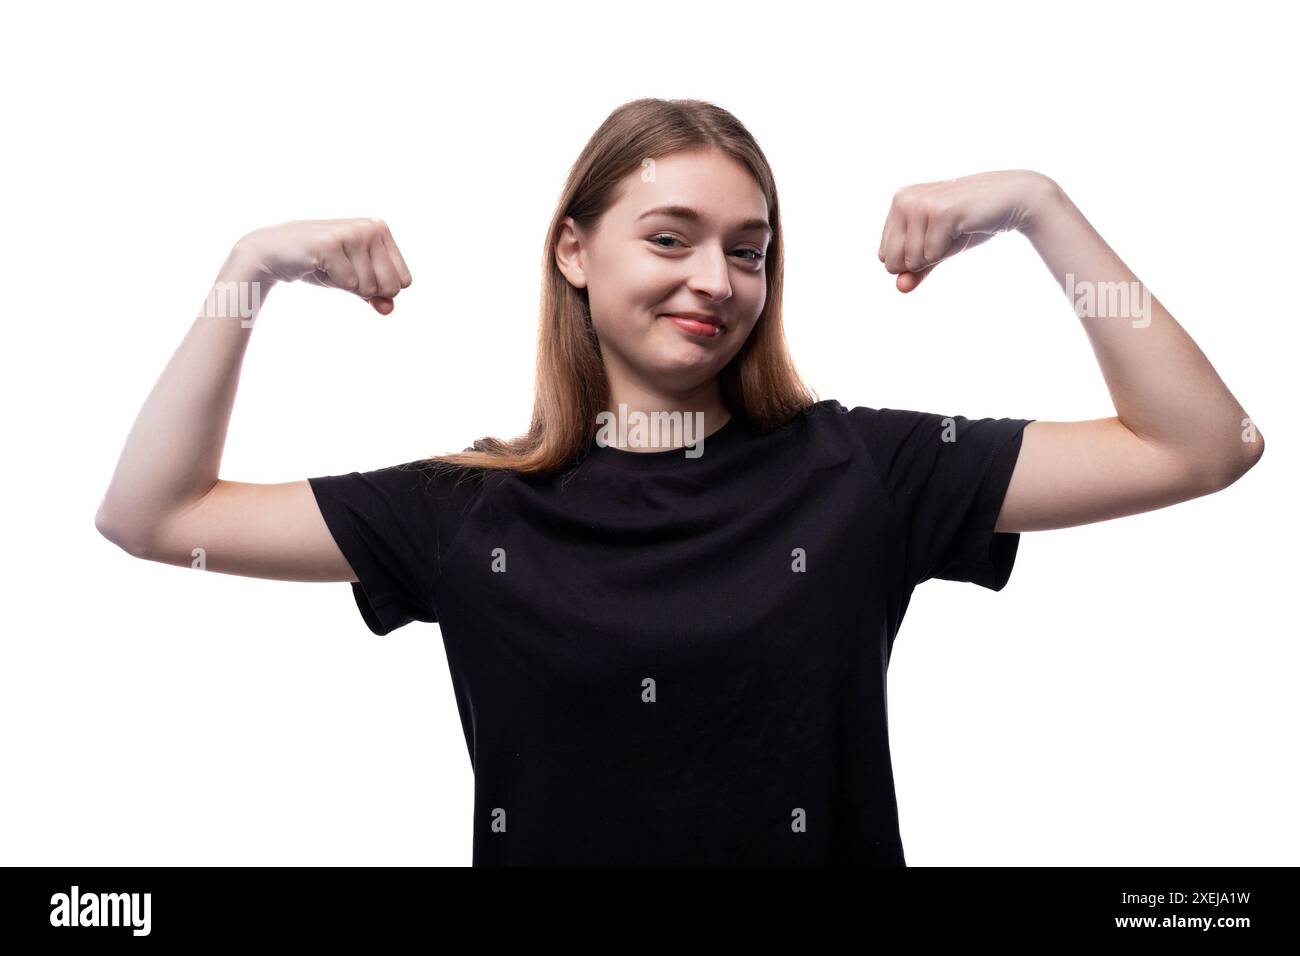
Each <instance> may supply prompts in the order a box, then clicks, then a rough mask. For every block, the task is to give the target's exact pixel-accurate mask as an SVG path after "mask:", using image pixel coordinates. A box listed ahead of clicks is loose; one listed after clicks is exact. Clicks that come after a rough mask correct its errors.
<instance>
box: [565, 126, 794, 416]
mask: <svg viewBox="0 0 1300 956" xmlns="http://www.w3.org/2000/svg"><path fill="white" fill-rule="evenodd" d="M644 167H645V168H643V169H641V170H638V171H636V172H634V173H631V174H629V175H628V176H627V177H626V179H624V181H623V183H622V184H621V188H620V193H619V198H618V200H617V201H616V202H615V203H614V205H612V206H611V207H610V208H609V209H608V210H606V212H605V214H604V216H602V217H601V219H600V221H599V223H598V224H597V226H596V229H595V231H594V232H593V233H588V232H586V231H585V230H581V229H579V228H578V227H577V224H576V223H574V221H573V219H572V218H566V219H565V220H564V222H565V223H566V224H567V226H568V228H566V229H565V230H564V231H563V232H562V233H561V236H560V240H559V242H558V243H557V245H556V254H557V257H558V261H559V266H560V269H561V270H562V271H563V272H564V274H565V276H566V277H567V278H568V279H569V281H570V282H572V283H573V284H574V285H575V286H578V287H579V288H586V289H587V294H588V297H589V302H590V304H591V317H592V323H593V325H594V326H595V329H596V337H597V338H598V339H599V340H600V345H601V352H602V354H603V356H604V359H605V366H606V369H607V370H608V372H609V374H610V376H611V380H614V379H623V380H627V379H631V381H632V382H634V383H636V384H638V385H640V386H641V387H643V388H648V389H650V390H651V391H670V392H686V391H689V390H690V389H692V388H695V387H698V386H699V385H700V384H701V383H702V382H705V381H707V380H708V379H709V377H711V376H715V375H717V374H718V372H720V371H721V370H722V368H723V367H724V366H725V365H726V364H727V362H729V361H730V360H731V358H732V357H733V356H734V355H735V354H736V352H738V351H739V350H740V347H741V345H743V344H744V342H745V339H746V337H747V336H748V335H749V333H750V330H751V329H753V327H754V323H755V322H756V321H757V320H758V316H759V314H760V313H761V312H762V311H763V306H764V304H765V302H766V300H767V270H766V262H765V260H764V258H763V257H764V255H765V253H766V251H767V246H768V243H769V241H770V240H771V235H772V233H771V230H770V228H769V227H768V225H767V215H768V210H767V201H766V199H764V197H763V193H762V190H760V189H759V187H758V184H757V183H756V182H755V181H754V179H753V177H752V176H750V174H749V171H748V170H747V169H746V168H745V167H744V166H742V165H741V164H740V163H738V162H737V161H735V160H734V159H732V158H731V157H729V156H727V155H726V154H725V153H722V152H720V151H718V150H714V149H704V150H691V151H687V152H678V153H673V154H670V155H668V156H663V157H658V158H655V159H654V161H653V163H650V162H647V163H646V164H644ZM681 313H697V314H702V315H703V316H708V317H711V318H712V319H713V320H714V321H716V322H717V323H718V327H720V328H721V332H717V331H715V330H714V329H715V327H714V326H711V325H707V324H706V325H703V326H699V325H694V324H692V323H690V322H677V321H674V320H673V319H672V318H669V317H668V316H670V315H674V314H681Z"/></svg>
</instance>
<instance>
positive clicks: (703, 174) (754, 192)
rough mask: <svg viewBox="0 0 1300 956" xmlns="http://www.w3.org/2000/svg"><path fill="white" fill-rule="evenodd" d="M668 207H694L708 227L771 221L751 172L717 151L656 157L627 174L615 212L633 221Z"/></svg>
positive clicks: (612, 208)
mask: <svg viewBox="0 0 1300 956" xmlns="http://www.w3.org/2000/svg"><path fill="white" fill-rule="evenodd" d="M663 206H686V207H689V208H691V209H694V210H696V211H697V212H699V214H700V216H701V220H702V222H703V223H704V224H705V225H706V226H710V227H714V228H719V229H730V228H734V227H738V226H739V225H740V224H741V223H743V222H744V221H745V220H751V219H760V220H763V221H764V222H766V221H767V200H766V198H764V196H763V190H762V189H760V188H759V186H758V183H757V182H756V181H755V180H754V177H753V176H751V175H750V173H749V170H748V169H746V168H745V167H744V166H743V165H742V164H741V163H739V162H738V161H736V160H734V159H732V158H731V157H730V156H728V155H726V154H725V153H722V152H719V151H718V150H714V149H708V150H692V151H689V152H678V153H671V154H669V155H667V156H661V157H651V158H650V159H649V160H647V161H645V162H643V163H642V168H641V169H638V170H635V171H633V172H632V173H629V174H628V175H627V176H626V177H624V179H623V182H622V183H621V188H620V195H619V198H618V200H617V201H616V202H615V203H614V205H613V206H611V207H610V209H609V213H610V214H611V215H612V217H613V218H617V219H619V220H620V221H623V222H628V223H631V222H635V221H637V219H638V218H639V217H640V216H641V215H642V214H643V213H645V212H647V211H649V210H651V209H657V208H659V207H663Z"/></svg>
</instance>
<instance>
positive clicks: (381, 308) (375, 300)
mask: <svg viewBox="0 0 1300 956" xmlns="http://www.w3.org/2000/svg"><path fill="white" fill-rule="evenodd" d="M366 301H367V302H369V303H370V305H371V306H372V307H373V308H374V310H375V311H376V312H378V313H379V314H380V315H388V314H389V313H391V312H392V311H393V309H394V308H396V305H397V304H396V303H395V302H394V301H393V300H392V299H390V298H388V296H386V295H372V296H371V297H370V298H369V299H367V300H366Z"/></svg>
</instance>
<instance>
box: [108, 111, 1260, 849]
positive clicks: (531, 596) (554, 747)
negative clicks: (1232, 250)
mask: <svg viewBox="0 0 1300 956" xmlns="http://www.w3.org/2000/svg"><path fill="white" fill-rule="evenodd" d="M1013 229H1014V230H1019V231H1021V232H1023V233H1025V234H1026V235H1027V236H1028V238H1029V239H1030V240H1031V242H1032V244H1033V245H1034V247H1035V249H1036V250H1037V251H1038V253H1039V254H1040V255H1041V257H1042V258H1043V260H1044V262H1045V263H1046V265H1047V267H1048V268H1049V269H1050V270H1051V272H1052V274H1053V275H1054V276H1056V277H1057V279H1058V281H1060V282H1062V284H1063V287H1064V288H1066V290H1067V291H1068V292H1071V298H1072V301H1073V304H1074V305H1075V307H1076V312H1077V314H1078V315H1079V316H1080V318H1081V320H1082V321H1083V322H1084V325H1085V329H1086V331H1087V334H1088V336H1089V338H1090V340H1091V343H1092V346H1093V350H1094V352H1095V354H1096V356H1097V359H1098V362H1099V363H1100V365H1101V371H1102V373H1103V374H1104V376H1105V378H1106V382H1107V384H1108V386H1109V388H1110V393H1111V397H1112V398H1113V400H1114V404H1115V410H1116V412H1117V414H1116V415H1115V416H1114V417H1110V418H1103V419H1097V420H1093V421H1080V422H1043V421H1037V420H1034V419H1015V418H980V419H974V420H972V419H967V418H964V417H962V416H950V417H948V416H943V415H939V414H933V413H924V412H918V411H908V410H898V409H890V408H875V407H868V406H853V407H848V408H846V407H845V406H844V405H841V404H840V403H839V402H837V401H835V400H825V401H819V400H817V399H816V398H815V396H814V395H813V394H811V393H810V392H809V390H808V389H807V388H806V387H805V386H804V385H803V384H802V383H801V382H800V380H799V378H798V376H797V374H796V372H795V370H794V366H793V364H792V362H791V360H790V357H789V355H788V354H787V352H786V347H785V343H784V336H783V331H782V312H781V289H782V253H783V246H782V236H781V221H780V215H779V212H778V205H777V191H776V186H775V184H774V181H773V176H772V171H771V169H770V168H769V167H768V164H767V161H766V159H765V158H764V156H763V153H762V152H761V151H760V149H759V147H758V145H757V144H756V143H755V142H754V140H753V138H752V137H751V136H750V135H749V133H748V132H747V131H746V129H745V128H744V127H743V126H742V125H741V124H740V122H739V121H738V120H737V119H736V118H735V117H734V116H732V115H731V114H730V113H728V112H726V111H725V110H722V109H719V108H718V107H716V106H713V105H710V104H708V103H703V102H699V101H694V100H686V101H681V100H677V101H664V100H658V99H645V100H638V101H635V102H631V103H628V104H625V105H624V106H622V107H620V108H619V109H617V110H615V111H614V113H612V114H611V115H610V116H609V118H608V119H607V120H606V121H605V123H604V124H603V125H602V126H601V127H600V129H599V130H598V131H597V132H596V134H595V135H594V136H593V137H592V139H591V140H590V142H588V144H587V146H586V148H585V149H584V150H583V152H582V155H581V156H580V157H579V158H578V161H577V162H576V163H575V165H574V167H573V169H572V171H571V173H570V176H569V180H568V184H567V186H566V188H565V190H564V194H563V197H562V198H561V200H560V203H559V206H558V208H557V210H556V213H555V217H554V219H553V221H552V223H551V226H550V230H549V231H548V233H547V237H546V270H545V287H544V295H543V302H542V314H541V328H540V336H539V340H538V363H537V382H536V399H535V404H534V408H533V415H532V424H531V427H530V428H529V430H528V432H527V433H526V434H525V435H523V436H521V437H519V438H518V439H516V440H514V441H500V440H496V439H483V440H480V441H479V442H477V443H475V445H474V446H473V448H472V449H466V451H464V452H461V453H458V454H453V455H447V456H443V457H440V458H437V459H430V460H427V461H414V462H405V463H403V464H401V465H395V466H392V467H390V468H383V469H379V470H376V471H369V472H365V473H356V472H353V473H351V474H346V475H330V476H321V477H317V478H312V479H310V480H306V481H295V482H287V483H284V484H267V485H258V484H249V483H244V482H237V481H228V480H225V479H222V478H220V477H218V466H219V463H220V460H221V453H222V445H223V443H224V440H225V434H226V425H227V421H228V418H229V414H230V409H231V405H232V403H233V401H234V397H235V390H236V386H237V382H238V376H239V367H240V361H241V358H242V356H243V352H244V349H245V348H246V347H247V344H248V339H249V336H250V334H251V327H252V324H253V323H252V322H250V321H248V320H249V319H250V318H252V317H254V313H256V312H257V310H258V309H259V308H260V304H261V299H262V298H264V297H265V294H266V292H267V290H269V289H270V288H271V287H273V286H274V285H275V284H276V283H279V282H292V281H295V280H299V279H302V280H305V281H308V282H314V283H316V284H319V285H324V286H329V287H333V288H339V289H344V290H347V291H350V292H352V293H354V294H356V295H359V296H361V297H363V298H365V299H366V300H367V301H369V302H370V304H371V305H372V306H373V307H374V308H375V309H376V310H377V311H379V312H380V313H381V314H385V315H386V314H388V313H390V312H391V311H392V310H393V308H394V300H395V297H396V296H397V295H398V293H399V291H400V290H401V289H404V288H407V287H408V286H409V285H410V284H411V273H410V271H409V269H408V268H407V265H406V263H405V261H404V260H403V258H402V255H401V253H400V251H399V250H398V248H397V245H396V243H395V242H394V240H393V237H392V235H391V234H390V233H389V230H388V228H387V227H386V226H385V225H384V223H383V222H382V221H380V220H378V219H360V220H327V221H319V222H315V221H313V222H292V223H286V224H282V225H278V226H272V227H269V228H266V229H260V230H258V231H255V232H252V233H250V234H249V235H247V236H245V237H243V238H242V239H241V240H239V242H237V243H236V244H235V246H234V248H233V250H232V252H231V253H230V255H229V257H228V259H227V260H226V262H225V264H224V266H223V267H222V269H221V271H220V274H219V276H218V280H217V281H218V285H215V286H214V291H215V290H218V289H220V290H221V291H222V292H223V293H224V292H229V291H231V290H236V291H237V292H239V293H240V294H241V295H242V297H240V296H234V297H232V296H224V295H223V296H210V297H209V305H211V304H212V303H213V302H218V301H220V302H223V303H224V304H219V305H218V306H217V307H216V308H206V309H205V312H204V314H202V315H200V316H199V317H198V318H197V319H196V320H195V322H194V324H193V326H192V327H191V329H190V331H189V334H188V335H187V336H186V338H185V340H184V341H183V342H182V343H181V346H180V348H179V349H178V351H177V352H176V354H175V356H174V357H173V359H172V360H171V363H170V364H169V365H168V366H167V368H166V369H165V370H164V372H163V374H162V377H161V378H160V380H159V382H158V384H157V385H156V387H155V388H154V390H153V392H152V393H151V395H150V396H149V398H148V400H147V402H146V403H145V405H144V408H143V409H142V411H141V412H140V416H139V419H138V420H137V422H136V424H135V427H134V429H133V430H132V432H131V434H130V436H129V438H128V440H127V443H126V447H125V450H124V451H123V453H122V457H121V461H120V462H119V464H118V467H117V471H116V473H115V474H114V476H113V480H112V483H111V485H110V487H109V489H108V492H107V494H106V496H105V498H104V501H103V504H102V506H101V508H100V510H99V513H98V515H97V518H96V526H97V527H98V528H99V530H100V531H101V532H102V533H103V534H104V535H106V536H107V537H108V538H109V539H110V540H112V541H114V542H116V543H117V544H118V545H120V546H121V547H122V548H124V549H125V550H127V551H128V552H129V553H131V554H133V555H135V556H138V557H141V558H146V559H149V560H153V561H163V562H167V563H171V564H177V565H191V564H192V563H193V562H194V560H195V555H196V554H201V555H202V560H203V561H204V562H205V566H206V567H207V569H209V570H214V571H221V572H226V573H230V574H243V575H252V576H257V577H265V578H280V579H286V580H294V581H350V582H352V589H353V593H354V595H355V598H356V602H357V606H358V608H359V609H360V613H361V615H362V617H363V619H364V621H365V623H366V624H367V625H368V626H369V628H370V630H371V631H373V632H374V633H375V634H387V633H389V632H391V631H392V630H393V629H395V628H398V627H402V626H403V625H405V624H407V623H409V622H411V621H424V622H434V621H437V622H438V623H439V624H440V626H441V630H442V637H443V640H444V642H445V646H446V650H447V657H448V661H449V664H450V667H451V675H452V679H453V684H454V687H455V692H456V697H457V703H458V706H459V709H460V716H461V719H462V722H463V725H464V732H465V738H466V742H467V744H468V746H469V754H470V760H471V762H472V764H473V767H474V772H475V809H474V824H473V825H474V863H475V864H527V863H534V864H558V863H581V864H599V863H627V864H638V863H639V864H673V863H676V864H728V863H734V864H741V863H763V864H831V863H855V864H894V865H903V864H904V856H903V847H902V843H901V840H900V836H899V830H898V816H897V808H896V804H895V796H894V784H893V777H892V772H891V767H890V757H889V746H888V738H887V729H886V728H887V722H886V670H887V667H888V663H889V657H890V651H891V649H892V646H893V641H894V637H895V635H896V634H897V633H898V629H899V625H900V624H901V622H902V619H903V615H904V613H905V612H906V610H907V607H908V602H909V600H910V598H911V595H912V591H913V589H914V588H915V587H916V585H917V584H919V583H921V582H923V581H925V580H928V579H930V578H945V579H948V580H953V581H969V582H973V583H975V584H978V585H981V586H983V587H986V588H991V589H993V590H1000V589H1001V588H1002V587H1003V586H1004V585H1005V584H1006V583H1007V580H1008V577H1009V576H1010V574H1011V569H1012V565H1013V563H1014V561H1015V556H1016V548H1017V545H1018V542H1019V534H1018V532H1021V531H1028V530H1037V529H1045V528H1061V527H1066V526H1071V525H1078V524H1083V523H1086V522H1093V521H1103V520H1106V519H1109V518H1115V517H1118V516H1121V515H1129V514H1134V513H1137V512H1142V511H1149V510H1151V509H1155V508H1160V507H1164V506H1167V505H1170V504H1173V503H1175V502H1179V501H1184V500H1186V499H1189V498H1193V497H1196V496H1198V495H1204V494H1208V493H1210V492H1213V491H1215V490H1217V489H1221V488H1224V487H1226V486H1227V485H1229V484H1231V483H1232V482H1233V481H1234V480H1236V478H1237V477H1238V476H1240V475H1241V474H1242V473H1243V472H1245V471H1246V470H1247V469H1248V468H1250V467H1251V465H1252V464H1253V463H1254V462H1255V461H1256V460H1257V459H1258V458H1259V456H1260V454H1261V452H1262V450H1263V439H1262V437H1261V436H1260V434H1259V433H1258V431H1257V430H1255V429H1254V428H1253V425H1252V424H1251V423H1250V421H1249V419H1247V418H1246V416H1245V412H1244V411H1243V410H1242V408H1241V406H1240V405H1239V404H1238V403H1237V401H1236V400H1235V399H1234V398H1233V396H1232V394H1231V393H1230V392H1229V391H1228V389H1227V388H1226V387H1225V386H1224V384H1223V382H1222V381H1221V380H1220V379H1219V377H1218V376H1217V375H1216V374H1215V371H1214V369H1213V368H1212V367H1211V365H1210V363H1209V362H1208V361H1207V360H1206V358H1205V356H1204V355H1203V354H1202V353H1201V352H1200V350H1199V349H1198V348H1197V347H1196V345H1195V343H1194V342H1193V341H1192V340H1191V339H1190V338H1189V337H1188V335H1187V334H1186V332H1184V331H1183V329H1182V328H1181V327H1180V326H1179V325H1178V323H1177V322H1175V321H1174V319H1173V317H1172V316H1171V315H1170V314H1169V313H1168V312H1167V311H1165V309H1164V308H1163V307H1162V306H1161V305H1160V304H1159V303H1158V302H1156V301H1155V300H1154V299H1153V298H1149V297H1148V296H1146V295H1145V293H1143V295H1140V296H1133V297H1131V298H1128V299H1126V300H1125V307H1124V309H1123V310H1122V314H1118V315H1117V314H1114V313H1115V310H1114V308H1113V306H1114V305H1115V303H1116V302H1117V301H1119V300H1118V299H1117V298H1116V296H1114V295H1111V294H1110V293H1111V292H1113V291H1114V289H1115V287H1116V286H1119V287H1121V288H1124V289H1128V290H1136V291H1140V289H1139V287H1137V285H1136V280H1135V278H1134V276H1133V274H1132V273H1131V272H1129V270H1128V269H1127V267H1126V266H1125V265H1124V263H1123V262H1121V261H1120V260H1119V258H1118V257H1117V256H1116V255H1115V254H1114V253H1113V252H1112V251H1111V250H1110V248H1109V247H1108V246H1107V245H1106V243H1105V242H1104V241H1103V240H1102V239H1101V237H1100V236H1099V235H1097V233H1096V232H1094V231H1093V230H1092V228H1091V227H1090V225H1089V224H1088V222H1087V221H1086V220H1085V219H1084V217H1083V216H1082V215H1081V214H1080V212H1079V211H1078V210H1077V209H1076V208H1075V207H1074V205H1073V204H1072V203H1071V202H1070V200H1069V199H1068V198H1067V197H1066V196H1065V194H1064V193H1063V192H1062V191H1061V189H1060V188H1059V187H1058V186H1057V185H1056V183H1054V182H1053V181H1052V180H1051V179H1049V178H1047V177H1046V176H1043V175H1041V174H1037V173H1032V172H1028V171H1009V172H997V173H985V174H981V175H976V176H967V177H963V178H960V179H955V180H948V181H945V182H938V183H928V184H925V185H921V186H914V187H909V188H907V189H903V190H901V191H900V192H899V193H897V194H896V196H895V197H894V203H893V207H892V209H891V211H890V213H889V216H888V219H887V221H886V223H885V227H884V233H883V235H882V238H881V245H880V250H879V258H880V260H881V261H882V262H883V263H884V267H885V268H886V269H887V270H888V272H889V273H891V274H894V275H896V276H897V277H898V278H897V280H896V281H897V287H898V289H899V290H900V291H902V292H908V291H910V290H911V289H913V288H915V287H916V285H917V283H918V282H920V281H922V279H923V278H924V277H925V276H926V275H928V273H929V271H930V270H931V269H932V268H933V267H934V265H935V264H936V263H938V262H940V261H942V260H944V259H945V258H947V257H949V256H951V255H954V254H956V253H957V252H960V251H962V250H964V249H966V248H968V247H970V246H972V245H975V244H977V243H979V242H982V241H984V240H986V239H988V238H989V237H991V236H992V235H994V234H996V233H998V232H1003V231H1009V230H1013ZM248 290H252V292H253V293H254V294H252V295H247V294H246V293H247V292H248ZM1074 290H1081V294H1080V295H1079V296H1078V297H1076V296H1074V294H1073V291H1074ZM1098 292H1100V293H1101V294H1097V293H1098ZM233 299H238V300H239V301H240V302H242V303H244V304H245V305H248V304H249V303H251V304H252V307H251V308H243V309H240V308H236V307H234V306H233V305H232V304H231V302H232V300H233ZM1107 303H1109V305H1110V306H1111V307H1112V308H1110V311H1109V312H1108V311H1107V309H1106V308H1103V307H1102V306H1105V305H1106V304H1107ZM611 415H612V416H613V418H612V420H611V418H610V416H611ZM653 416H659V417H658V418H655V417H653ZM647 420H648V421H649V422H650V423H651V424H652V425H653V424H659V423H661V422H668V423H670V424H673V425H677V426H679V427H678V428H676V429H675V430H671V431H670V432H669V433H668V434H666V435H665V433H663V432H658V433H657V432H656V431H655V430H654V429H653V428H646V427H644V426H645V425H646V424H647ZM198 549H202V551H201V552H200V551H199V550H198Z"/></svg>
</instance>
